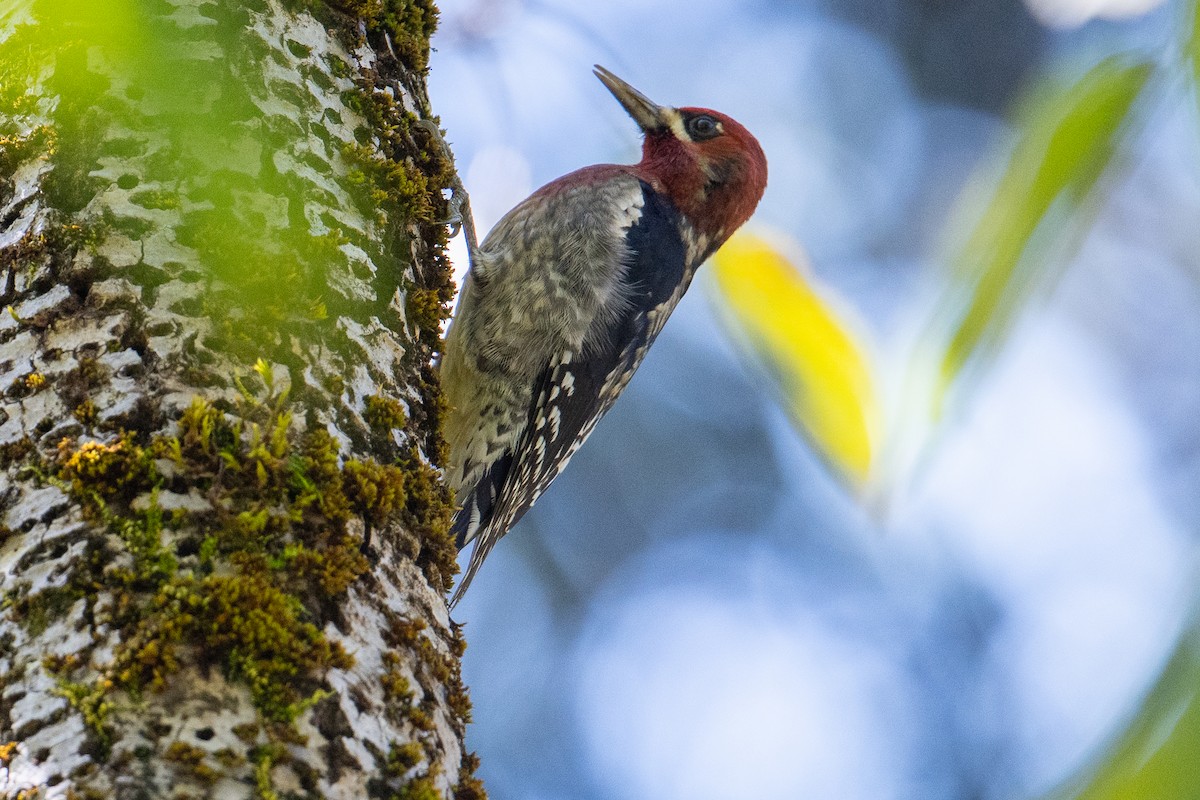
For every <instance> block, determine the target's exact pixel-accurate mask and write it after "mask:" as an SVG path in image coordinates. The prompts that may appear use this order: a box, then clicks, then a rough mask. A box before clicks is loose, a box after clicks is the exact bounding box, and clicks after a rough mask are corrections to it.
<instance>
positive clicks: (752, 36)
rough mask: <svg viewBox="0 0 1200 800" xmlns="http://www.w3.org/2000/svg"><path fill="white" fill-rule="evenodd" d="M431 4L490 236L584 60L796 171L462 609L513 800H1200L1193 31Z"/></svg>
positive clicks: (550, 138) (481, 698) (1199, 343)
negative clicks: (729, 130)
mask: <svg viewBox="0 0 1200 800" xmlns="http://www.w3.org/2000/svg"><path fill="white" fill-rule="evenodd" d="M441 5H442V27H441V32H440V34H439V38H438V39H437V40H435V46H436V47H437V48H438V52H437V53H436V54H435V57H434V59H433V62H432V71H431V76H430V80H431V91H432V92H433V94H434V105H435V107H436V108H438V109H439V110H440V111H441V113H442V115H443V124H444V126H445V127H446V129H447V130H448V133H449V138H450V139H451V141H452V142H453V145H454V149H455V152H456V156H457V159H458V162H459V167H460V170H462V171H463V173H464V177H465V179H466V183H467V186H468V189H470V190H471V192H472V201H473V204H474V206H475V209H476V214H477V216H478V218H479V219H478V223H479V225H480V227H481V229H484V230H486V229H487V228H488V227H490V225H492V224H494V222H495V221H496V220H497V219H498V218H499V216H500V215H501V214H502V213H503V212H504V211H505V210H507V209H508V208H509V207H511V206H512V205H513V204H515V203H516V202H517V201H519V200H520V199H521V198H522V197H524V196H525V195H526V194H528V192H529V191H531V190H532V189H533V188H536V186H537V185H540V184H541V183H544V182H545V181H547V180H549V179H551V178H553V177H555V176H556V175H558V174H561V173H563V172H566V171H568V170H570V169H573V168H575V167H578V166H581V165H583V164H586V163H590V162H594V161H600V160H614V161H619V160H626V161H628V160H634V159H636V157H637V153H636V134H635V129H634V127H633V125H632V123H630V122H628V121H627V120H626V119H624V118H623V115H622V113H621V111H620V109H619V108H616V107H615V106H613V105H612V104H611V102H610V101H609V100H608V99H607V98H606V97H605V96H604V93H603V88H602V87H600V86H599V85H598V84H596V85H592V84H591V81H590V77H589V73H588V66H589V65H590V64H591V63H593V62H599V63H602V64H604V65H606V66H608V67H610V68H612V69H613V70H614V71H616V72H617V73H618V74H621V75H622V77H624V78H626V79H628V80H629V81H630V82H632V83H633V84H634V85H636V86H638V87H639V88H640V89H642V90H643V91H645V92H646V93H647V94H648V95H649V96H651V97H652V98H654V99H656V100H658V101H659V102H666V103H672V104H679V105H683V104H689V105H692V104H695V105H708V106H711V107H714V108H718V109H720V110H722V111H725V112H727V113H730V114H732V115H733V116H735V117H737V118H738V119H739V120H740V121H742V122H743V123H745V124H746V125H747V127H749V128H750V129H751V130H752V131H754V132H755V133H756V134H757V135H758V136H759V138H760V139H761V140H762V142H763V144H764V148H765V150H766V152H767V155H768V159H769V161H770V165H771V182H770V186H769V188H768V193H767V197H766V198H765V199H764V202H763V205H762V207H761V208H760V212H759V214H758V215H757V217H756V219H755V220H754V221H752V223H751V224H750V225H749V226H747V230H746V231H745V232H743V233H742V234H740V235H739V236H738V237H736V238H735V239H734V240H733V241H731V242H730V243H729V244H728V245H727V246H726V247H725V248H724V249H723V250H722V251H721V253H719V254H718V255H717V256H716V257H715V258H714V260H713V263H711V264H710V265H708V267H706V268H705V270H704V279H703V280H701V281H698V283H699V284H700V286H698V287H697V288H696V289H694V290H693V291H692V292H691V293H690V294H689V295H688V297H687V298H685V301H684V302H683V303H682V304H681V306H680V308H679V310H678V311H677V312H676V316H675V317H674V318H673V319H672V322H671V324H670V325H668V327H667V330H666V332H665V333H664V334H663V337H662V338H661V339H660V342H659V343H658V344H657V345H656V347H655V349H654V351H652V353H651V355H650V356H649V358H648V359H647V361H646V364H645V366H644V367H643V369H642V371H641V372H640V373H639V375H638V377H637V378H636V379H635V380H634V381H633V383H632V384H631V387H630V389H629V390H628V392H627V395H626V396H625V397H624V398H623V399H622V402H621V403H619V404H618V405H617V407H616V408H615V409H614V411H613V412H612V414H610V416H609V418H608V419H606V420H605V422H604V423H603V424H602V425H601V426H600V428H599V429H598V431H597V433H596V434H595V436H594V437H593V438H592V440H591V441H590V442H589V445H588V446H587V447H585V448H584V449H583V450H582V451H581V452H580V454H579V455H578V456H577V457H576V458H575V460H573V462H572V466H571V468H570V469H569V470H568V471H567V472H566V473H565V474H564V476H563V477H562V478H560V480H559V481H558V482H557V483H556V484H555V488H554V489H553V490H552V491H551V492H550V493H549V494H548V495H547V496H546V497H544V498H543V499H542V500H540V501H539V504H538V506H537V507H536V508H535V509H534V511H533V512H531V513H530V515H529V516H528V517H527V518H526V521H524V522H523V523H522V524H521V525H520V526H518V528H517V529H515V530H514V531H513V532H512V533H511V534H510V536H509V537H508V538H506V539H505V540H504V542H503V543H502V544H501V545H500V546H499V547H498V548H497V550H496V553H495V554H494V555H493V556H492V558H491V560H490V561H489V564H488V568H487V569H486V570H484V573H483V575H482V576H481V577H480V579H479V581H478V582H477V583H476V585H475V587H474V588H473V589H472V591H471V593H469V594H468V596H467V598H466V599H465V600H464V602H463V603H462V605H461V606H460V612H459V616H460V617H461V619H462V620H463V621H465V622H467V624H468V628H467V634H468V639H469V641H470V642H471V648H470V650H469V651H468V654H467V657H466V662H465V672H466V676H467V679H468V682H469V683H471V684H472V688H473V697H474V700H475V703H476V715H475V719H476V721H475V724H474V725H473V727H472V729H471V731H470V733H469V744H471V745H472V746H473V747H475V748H477V749H478V750H479V752H480V755H481V756H482V757H483V775H484V778H485V780H486V781H487V782H488V786H489V790H490V792H491V795H492V797H494V798H552V797H571V798H580V797H583V798H592V797H594V798H643V797H647V796H653V797H659V798H663V797H666V798H671V797H679V798H689V800H694V799H695V798H710V797H711V798H730V797H751V796H753V797H756V798H794V797H814V798H815V797H830V798H858V797H862V798H873V799H875V798H893V797H894V798H909V797H911V798H923V799H924V798H942V797H944V798H1000V797H1003V798H1012V797H1029V798H1039V797H1046V798H1056V799H1057V798H1089V799H1094V800H1100V798H1105V799H1107V798H1135V797H1136V798H1174V797H1193V796H1200V708H1197V706H1196V701H1195V697H1196V691H1197V689H1200V657H1198V654H1200V649H1198V648H1200V644H1198V642H1200V639H1198V638H1197V637H1200V622H1198V621H1197V619H1198V618H1197V615H1196V613H1195V603H1196V591H1195V583H1196V580H1195V579H1196V553H1197V550H1196V545H1197V532H1198V531H1200V492H1198V491H1197V490H1198V488H1200V391H1198V390H1197V387H1198V386H1200V250H1198V248H1197V244H1200V233H1198V231H1197V226H1196V219H1198V218H1200V217H1198V214H1200V180H1198V177H1200V157H1198V153H1197V149H1196V143H1197V138H1198V137H1200V125H1198V124H1197V112H1196V105H1197V104H1196V98H1197V94H1196V92H1197V89H1196V86H1197V83H1198V80H1197V75H1198V74H1200V72H1198V70H1200V68H1198V67H1197V64H1200V60H1198V55H1200V17H1198V16H1197V10H1196V7H1195V6H1194V5H1193V3H1191V2H1174V3H1172V2H1163V1H1162V0H1024V2H1021V1H1020V0H994V1H993V0H962V1H961V2H954V3H946V2H931V1H930V0H792V2H782V0H771V1H769V0H757V1H756V2H741V3H735V2H732V0H690V2H683V0H678V1H676V0H661V1H660V2H657V3H654V4H644V3H635V2H632V0H617V1H616V2H612V3H607V4H604V5H603V6H599V5H597V6H587V7H585V6H581V5H579V4H573V3H570V2H568V1H567V0H453V2H451V1H450V0H447V2H443V3H442V4H441ZM457 261H458V263H460V264H462V265H465V263H466V259H465V255H462V254H461V253H460V255H459V257H458V259H457ZM726 333H728V334H730V335H728V336H726Z"/></svg>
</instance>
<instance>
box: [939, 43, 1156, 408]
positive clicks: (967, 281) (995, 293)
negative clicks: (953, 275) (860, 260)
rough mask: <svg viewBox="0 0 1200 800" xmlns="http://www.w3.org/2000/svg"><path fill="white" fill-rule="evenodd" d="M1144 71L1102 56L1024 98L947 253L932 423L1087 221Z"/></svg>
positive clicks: (1146, 67) (1144, 65)
mask: <svg viewBox="0 0 1200 800" xmlns="http://www.w3.org/2000/svg"><path fill="white" fill-rule="evenodd" d="M1151 70H1152V65H1151V64H1150V63H1149V62H1147V61H1137V62H1130V61H1128V60H1124V59H1118V58H1110V59H1107V60H1105V61H1103V62H1101V63H1100V64H1098V65H1097V66H1096V67H1094V68H1093V69H1092V70H1091V71H1089V72H1088V73H1087V74H1086V75H1085V76H1084V77H1083V78H1082V79H1080V80H1079V81H1078V82H1076V83H1075V84H1074V85H1072V86H1070V87H1068V88H1066V89H1065V90H1063V89H1056V88H1049V87H1047V88H1043V90H1042V91H1041V92H1039V93H1037V94H1035V96H1034V97H1033V98H1032V99H1031V102H1029V103H1028V104H1027V106H1026V110H1025V112H1024V113H1023V114H1022V115H1021V118H1022V120H1023V122H1022V124H1021V131H1022V136H1021V140H1020V141H1019V143H1018V144H1017V147H1016V149H1015V151H1014V152H1013V155H1012V157H1011V159H1010V160H1009V162H1008V164H1007V167H1006V169H1005V171H1004V173H1003V176H1002V177H1001V179H1000V183H999V185H998V186H997V188H996V190H995V192H994V194H993V195H992V197H991V199H990V201H989V202H988V204H987V206H986V208H985V210H984V212H983V215H982V217H981V218H980V220H979V222H978V224H977V225H976V226H975V227H974V229H973V230H972V231H971V234H970V235H969V237H968V238H967V240H966V243H965V245H964V246H963V247H962V249H961V251H960V252H959V254H958V255H957V257H956V258H955V265H956V267H957V272H958V279H957V280H956V281H954V282H952V285H951V287H950V290H949V291H948V292H947V295H946V297H945V298H944V300H943V303H942V307H941V312H942V313H945V314H947V315H948V316H949V319H950V324H949V342H948V344H947V345H946V346H945V349H944V351H943V354H942V356H941V368H940V375H939V378H940V380H939V382H938V386H937V387H936V389H935V392H934V403H933V416H934V418H935V419H936V418H939V417H940V416H941V415H942V409H943V405H944V400H945V395H946V393H947V392H948V391H949V389H950V388H951V387H952V385H953V384H954V383H955V382H956V381H958V380H959V378H960V377H961V375H962V373H963V371H964V368H965V367H966V366H968V364H970V363H972V362H974V361H977V360H978V359H979V358H980V356H981V355H986V354H988V353H991V352H993V351H994V350H995V349H996V348H997V347H998V345H999V344H1000V343H1001V341H1002V339H1003V337H1004V335H1005V333H1006V332H1007V331H1008V329H1009V327H1010V324H1011V321H1012V319H1013V316H1014V314H1015V313H1016V312H1017V311H1018V310H1019V309H1020V308H1021V307H1022V305H1023V304H1024V301H1025V300H1026V299H1027V297H1028V296H1029V293H1030V291H1031V290H1032V289H1033V288H1034V287H1035V286H1038V285H1045V282H1046V281H1047V279H1048V277H1049V276H1048V274H1047V273H1048V271H1049V270H1048V268H1049V267H1050V266H1051V265H1052V264H1054V263H1061V262H1062V261H1064V259H1062V258H1061V256H1062V253H1061V249H1062V247H1063V245H1064V244H1066V243H1070V242H1071V241H1072V240H1073V239H1074V238H1075V237H1076V236H1077V235H1078V232H1079V228H1080V227H1081V223H1084V222H1086V221H1088V220H1090V213H1088V212H1090V211H1091V210H1092V208H1091V205H1092V204H1091V203H1090V202H1089V196H1090V194H1091V191H1092V189H1093V187H1094V186H1095V184H1096V182H1097V180H1098V179H1099V178H1100V176H1101V175H1102V174H1103V172H1104V170H1105V168H1106V167H1107V166H1108V165H1109V162H1110V161H1111V159H1112V155H1113V152H1114V151H1115V149H1116V147H1117V145H1118V143H1119V142H1120V139H1121V135H1122V133H1123V129H1124V127H1125V125H1126V123H1127V122H1128V120H1129V118H1130V109H1131V107H1132V106H1133V102H1134V100H1135V99H1136V98H1137V96H1138V94H1139V93H1140V92H1141V90H1142V87H1143V86H1144V85H1145V83H1146V80H1147V78H1148V77H1149V76H1150V73H1151ZM1056 256H1057V258H1056Z"/></svg>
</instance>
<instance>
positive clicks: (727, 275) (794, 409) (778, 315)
mask: <svg viewBox="0 0 1200 800" xmlns="http://www.w3.org/2000/svg"><path fill="white" fill-rule="evenodd" d="M713 272H714V273H715V275H716V279H717V285H718V288H719V289H720V291H721V292H722V294H723V297H724V300H725V302H724V304H723V306H722V309H723V310H724V311H725V312H727V316H728V317H729V318H730V319H731V320H732V323H733V324H734V326H735V327H736V328H737V329H738V330H739V331H740V332H741V333H742V334H743V335H744V338H745V339H746V340H747V341H748V342H749V344H750V347H751V349H752V350H753V351H754V353H755V354H756V355H757V356H758V358H759V359H760V360H761V361H762V362H763V363H764V364H765V365H766V366H767V369H768V371H769V372H770V373H771V375H772V376H773V377H774V378H775V380H776V384H777V385H778V387H779V389H780V390H781V393H782V395H783V399H784V404H785V406H786V407H787V409H788V411H790V412H791V415H792V417H793V419H794V420H796V422H797V424H798V425H799V427H800V429H801V430H802V431H803V432H804V433H805V434H806V435H807V436H808V438H809V439H810V440H811V441H812V442H813V444H814V445H815V446H816V447H817V449H818V451H819V452H820V453H821V455H822V456H823V457H824V458H825V459H826V460H827V461H828V462H829V463H830V464H832V465H833V467H834V468H835V469H836V470H837V472H838V473H839V474H840V475H841V476H842V477H843V478H846V479H848V481H849V482H850V483H852V484H853V485H854V486H855V488H858V489H862V488H864V486H865V485H866V484H867V482H868V479H869V478H870V476H871V472H872V468H873V466H874V460H875V455H876V445H877V440H878V436H879V428H880V421H879V413H878V398H877V396H876V390H875V385H874V382H873V378H872V370H871V365H870V363H869V361H868V359H867V357H866V351H865V349H864V348H863V347H862V346H861V345H860V343H859V342H858V341H857V339H856V337H855V335H854V334H853V333H852V326H851V325H849V324H848V321H847V319H846V318H845V316H844V315H843V314H841V313H839V312H838V311H837V310H836V309H835V308H834V306H833V305H832V304H830V302H829V301H828V300H827V299H825V298H823V297H822V296H821V293H819V292H818V291H817V290H816V289H815V288H814V287H813V285H812V280H811V278H809V277H808V276H807V275H805V273H804V272H803V271H801V270H800V269H798V268H797V267H796V266H794V265H793V264H792V263H791V262H790V261H789V260H788V259H787V258H786V257H785V256H783V255H782V254H781V253H780V252H779V250H778V249H776V248H775V247H773V246H772V245H771V244H770V243H768V242H767V241H766V240H764V239H761V238H759V237H757V236H754V235H751V234H747V233H741V234H738V235H737V236H735V237H733V238H732V239H730V240H729V242H727V243H726V244H725V246H724V247H723V248H721V251H720V252H719V253H717V255H716V257H715V258H714V259H713Z"/></svg>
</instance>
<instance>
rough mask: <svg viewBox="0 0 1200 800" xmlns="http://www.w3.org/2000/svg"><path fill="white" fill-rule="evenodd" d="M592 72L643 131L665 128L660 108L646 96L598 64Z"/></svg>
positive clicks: (665, 124) (664, 119) (665, 122)
mask: <svg viewBox="0 0 1200 800" xmlns="http://www.w3.org/2000/svg"><path fill="white" fill-rule="evenodd" d="M592 72H594V73H595V74H596V77H597V78H599V79H600V82H601V83H603V84H604V85H605V86H607V87H608V90H609V91H610V92H612V93H613V97H615V98H617V101H618V102H620V104H621V105H622V106H624V107H625V110H626V111H628V112H629V116H631V117H633V119H634V121H635V122H637V124H638V125H639V126H640V127H641V129H642V130H643V131H645V132H646V133H649V132H650V131H652V130H660V129H662V128H665V127H666V126H667V121H666V118H665V116H664V114H663V110H664V109H663V107H662V106H660V105H658V104H657V103H653V102H651V101H650V98H648V97H646V95H644V94H642V93H641V92H639V91H638V90H637V89H635V88H633V87H632V86H630V85H629V84H628V83H626V82H625V81H623V80H621V79H620V78H618V77H617V76H616V75H613V74H612V73H611V72H609V71H608V70H606V69H605V68H604V67H602V66H600V65H599V64H596V65H595V68H594V69H593V70H592Z"/></svg>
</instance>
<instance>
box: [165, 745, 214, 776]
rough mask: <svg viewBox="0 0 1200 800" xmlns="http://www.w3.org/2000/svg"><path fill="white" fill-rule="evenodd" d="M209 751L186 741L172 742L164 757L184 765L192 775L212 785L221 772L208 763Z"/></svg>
mask: <svg viewBox="0 0 1200 800" xmlns="http://www.w3.org/2000/svg"><path fill="white" fill-rule="evenodd" d="M207 756H208V753H206V752H205V751H204V750H203V749H202V748H200V747H196V746H195V745H192V744H188V743H186V742H178V741H177V742H172V743H171V745H170V746H169V747H167V749H166V751H165V752H164V753H163V757H164V758H165V759H166V760H168V761H172V762H174V763H176V764H178V765H179V766H181V767H183V768H184V769H185V770H187V771H188V772H189V773H191V775H192V777H194V778H196V779H197V780H200V781H203V782H205V783H207V784H209V785H211V784H212V783H213V782H214V781H216V779H217V778H218V777H220V773H219V772H218V771H217V770H216V769H214V768H213V767H212V766H210V765H209V764H207V763H206V759H207Z"/></svg>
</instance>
